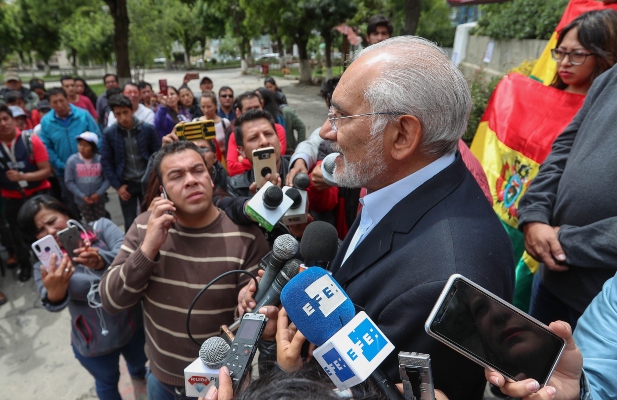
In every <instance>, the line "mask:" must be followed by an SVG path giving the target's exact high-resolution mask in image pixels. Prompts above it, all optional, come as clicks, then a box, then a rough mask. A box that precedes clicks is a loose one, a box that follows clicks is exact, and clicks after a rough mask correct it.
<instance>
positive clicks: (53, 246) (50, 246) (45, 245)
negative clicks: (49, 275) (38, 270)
mask: <svg viewBox="0 0 617 400" xmlns="http://www.w3.org/2000/svg"><path fill="white" fill-rule="evenodd" d="M32 250H33V251H34V254H36V256H37V258H38V259H39V261H40V262H41V264H43V266H44V267H45V269H46V270H47V271H49V265H50V263H51V255H52V254H55V255H56V263H57V265H59V264H60V260H62V250H60V246H58V243H56V239H54V237H53V236H51V235H47V236H45V237H44V238H42V239H39V240H37V241H36V242H34V243H32Z"/></svg>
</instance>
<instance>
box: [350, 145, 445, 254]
mask: <svg viewBox="0 0 617 400" xmlns="http://www.w3.org/2000/svg"><path fill="white" fill-rule="evenodd" d="M454 159H455V155H454V154H446V155H444V156H441V157H440V158H438V159H437V160H435V161H433V162H432V163H430V164H429V165H427V166H425V167H424V168H422V169H420V170H418V171H416V172H414V173H413V174H411V175H408V176H406V177H405V178H403V179H401V180H399V181H397V182H394V183H393V184H391V185H388V186H386V187H384V188H381V189H379V190H377V191H375V192H372V193H369V194H367V195H366V196H364V197H363V198H361V199H360V203H362V206H363V207H362V212H361V214H360V225H358V229H357V230H356V232H355V233H354V236H353V238H352V239H351V242H350V243H349V247H348V248H347V253H345V258H344V259H343V262H342V263H341V265H342V264H345V261H346V260H347V258H348V257H349V256H350V255H351V253H353V251H354V250H355V249H356V247H358V244H360V242H362V240H363V239H364V238H365V237H366V236H367V235H368V234H369V233H370V232H371V231H372V230H373V228H374V227H375V226H376V225H377V224H378V223H379V221H381V220H382V219H383V217H385V216H386V214H388V213H389V212H390V210H392V208H393V207H394V206H395V205H397V204H398V203H399V202H400V201H401V200H403V199H404V198H405V197H407V196H408V195H409V194H410V193H411V192H413V191H414V190H416V189H417V188H418V187H420V186H421V185H422V184H423V183H424V182H426V181H428V180H429V179H431V178H432V177H434V176H435V175H437V174H438V173H439V172H441V171H442V170H444V169H445V168H446V167H447V166H449V165H450V164H452V163H453V162H454Z"/></svg>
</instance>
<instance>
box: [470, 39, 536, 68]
mask: <svg viewBox="0 0 617 400" xmlns="http://www.w3.org/2000/svg"><path fill="white" fill-rule="evenodd" d="M491 40H492V39H491V38H489V37H487V36H469V42H468V43H467V53H466V55H465V59H464V60H463V62H461V63H460V65H459V68H460V69H461V71H463V74H465V76H466V77H468V78H471V77H472V76H473V75H474V73H475V72H476V71H478V70H479V69H483V71H484V72H485V73H486V74H487V76H489V77H490V76H501V75H504V74H505V73H507V72H508V71H509V70H510V69H512V68H514V67H516V66H517V65H519V64H520V63H521V62H523V61H524V60H529V61H531V60H535V59H537V58H539V57H540V55H541V54H542V51H543V50H544V48H545V47H546V44H547V42H548V41H546V40H535V39H525V40H516V39H513V40H494V42H495V47H494V49H493V57H492V58H491V61H490V62H489V63H485V62H484V61H483V60H484V54H485V53H486V49H487V47H488V44H489V42H490V41H491Z"/></svg>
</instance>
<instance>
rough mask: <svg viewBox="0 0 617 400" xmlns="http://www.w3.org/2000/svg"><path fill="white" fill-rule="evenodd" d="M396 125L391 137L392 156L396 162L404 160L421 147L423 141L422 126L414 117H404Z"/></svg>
mask: <svg viewBox="0 0 617 400" xmlns="http://www.w3.org/2000/svg"><path fill="white" fill-rule="evenodd" d="M393 125H394V128H395V130H394V132H393V133H392V136H391V138H392V139H391V146H392V148H391V155H392V158H393V159H395V160H399V161H400V160H404V159H406V158H407V157H409V156H410V155H411V154H413V153H414V152H415V151H416V150H417V149H418V148H419V147H420V141H421V139H422V125H421V124H420V120H418V118H417V117H415V116H413V115H403V116H401V117H400V118H399V120H398V122H397V123H396V124H393Z"/></svg>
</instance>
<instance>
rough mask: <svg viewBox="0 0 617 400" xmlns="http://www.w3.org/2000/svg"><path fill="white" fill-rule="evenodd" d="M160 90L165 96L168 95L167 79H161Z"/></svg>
mask: <svg viewBox="0 0 617 400" xmlns="http://www.w3.org/2000/svg"><path fill="white" fill-rule="evenodd" d="M159 91H160V92H161V94H162V95H163V96H167V79H159Z"/></svg>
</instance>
